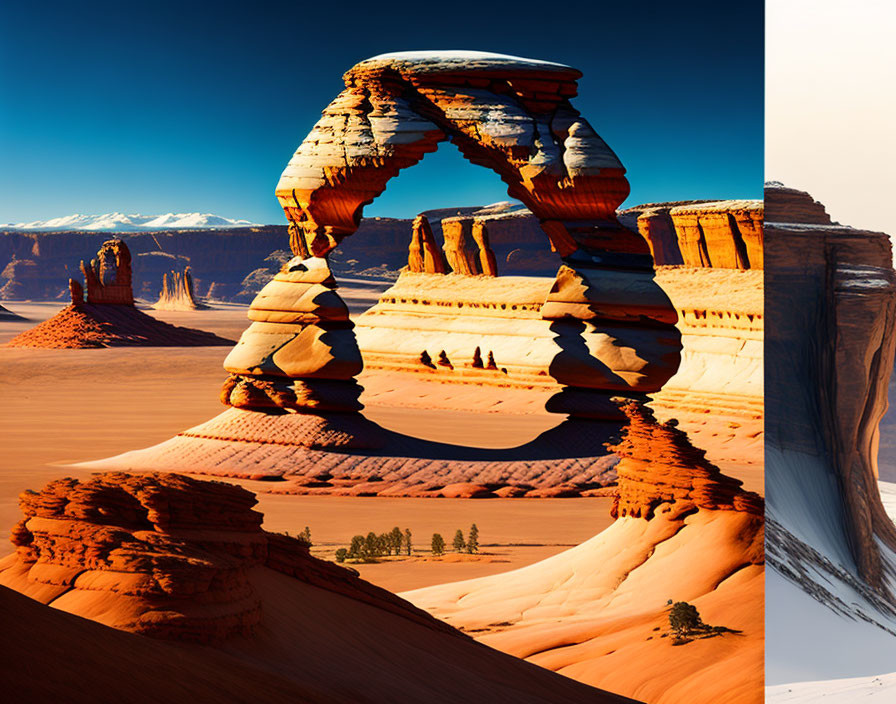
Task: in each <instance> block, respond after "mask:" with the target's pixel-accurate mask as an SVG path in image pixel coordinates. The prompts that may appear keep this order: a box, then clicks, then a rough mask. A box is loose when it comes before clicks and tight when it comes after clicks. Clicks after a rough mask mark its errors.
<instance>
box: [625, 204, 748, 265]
mask: <svg viewBox="0 0 896 704" xmlns="http://www.w3.org/2000/svg"><path fill="white" fill-rule="evenodd" d="M620 220H621V221H622V222H623V223H624V224H626V225H627V226H628V227H631V228H632V229H637V231H638V232H640V233H641V235H642V236H643V237H644V239H645V240H646V241H647V242H648V243H649V245H650V251H651V254H653V258H654V261H655V262H656V264H657V265H658V266H663V265H669V266H686V267H713V268H716V269H762V267H763V255H762V251H763V250H762V221H763V202H762V201H761V200H722V201H682V202H678V203H648V204H646V205H639V206H635V207H634V208H628V209H627V210H624V211H622V212H621V213H620Z"/></svg>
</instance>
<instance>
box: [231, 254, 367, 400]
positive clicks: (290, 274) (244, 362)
mask: <svg viewBox="0 0 896 704" xmlns="http://www.w3.org/2000/svg"><path fill="white" fill-rule="evenodd" d="M249 319H250V320H252V321H253V322H252V324H251V325H250V326H249V328H248V329H247V330H246V331H245V332H244V333H243V334H242V336H241V337H240V340H239V342H238V343H237V345H236V347H234V348H233V350H232V351H231V352H230V354H229V355H227V359H225V360H224V368H225V369H226V370H227V371H228V372H230V378H229V379H228V380H227V382H226V383H225V386H224V391H223V392H222V396H221V399H222V401H223V402H224V403H225V404H227V405H232V406H235V407H237V408H246V409H256V410H268V409H271V408H283V409H288V410H292V411H299V412H319V411H324V410H326V411H358V410H360V409H361V404H360V403H359V402H358V396H360V394H361V387H360V386H359V385H358V384H357V382H355V380H354V377H355V376H356V375H357V374H359V373H360V372H361V368H362V366H363V363H362V361H361V352H360V351H359V350H358V345H357V343H356V342H355V336H354V333H353V332H352V328H353V327H354V325H353V323H352V322H351V321H350V320H349V315H348V308H347V307H346V305H345V303H344V302H343V301H342V299H341V298H340V297H339V296H338V295H337V293H336V282H335V280H334V279H333V275H332V274H331V272H330V268H329V266H328V265H327V261H326V259H323V258H319V257H313V258H309V259H304V260H303V259H301V258H300V257H296V258H294V259H292V260H290V261H289V262H287V264H286V265H284V267H283V270H282V271H281V272H280V273H279V274H277V275H276V276H275V277H274V279H273V281H271V282H270V283H268V284H267V285H266V286H265V287H264V288H263V289H262V290H261V291H260V292H259V294H258V295H257V296H256V297H255V300H253V301H252V305H251V306H250V307H249Z"/></svg>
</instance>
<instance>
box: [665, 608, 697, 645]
mask: <svg viewBox="0 0 896 704" xmlns="http://www.w3.org/2000/svg"><path fill="white" fill-rule="evenodd" d="M669 625H670V626H671V627H672V630H673V631H675V635H677V636H678V637H681V636H686V635H688V634H689V633H691V632H693V631H695V630H697V629H698V628H700V627H701V626H702V625H703V621H702V620H701V618H700V613H699V612H698V611H697V607H696V606H694V605H693V604H689V603H687V602H686V601H677V602H675V603H674V604H672V608H671V609H669Z"/></svg>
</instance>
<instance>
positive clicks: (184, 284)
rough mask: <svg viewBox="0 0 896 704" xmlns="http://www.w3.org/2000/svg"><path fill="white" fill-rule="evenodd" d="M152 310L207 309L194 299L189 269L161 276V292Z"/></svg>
mask: <svg viewBox="0 0 896 704" xmlns="http://www.w3.org/2000/svg"><path fill="white" fill-rule="evenodd" d="M153 308H155V309H156V310H199V309H201V308H208V306H206V305H205V304H204V303H202V302H201V301H198V300H197V299H196V294H195V293H194V291H193V274H192V273H191V272H190V267H189V266H188V267H186V268H185V269H184V270H183V271H175V270H172V271H168V272H166V273H164V274H163V275H162V290H161V291H159V300H158V301H156V303H155V305H153Z"/></svg>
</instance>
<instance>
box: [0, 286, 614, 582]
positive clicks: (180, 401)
mask: <svg viewBox="0 0 896 704" xmlns="http://www.w3.org/2000/svg"><path fill="white" fill-rule="evenodd" d="M354 294H355V295H354V296H353V297H352V298H351V300H352V302H353V303H355V304H356V305H358V306H365V305H369V304H370V302H372V299H373V297H374V296H375V295H376V290H375V289H370V288H367V289H360V290H358V291H355V292H354ZM4 305H5V306H6V307H7V308H9V309H11V310H13V311H14V312H16V313H18V314H20V315H24V316H26V317H27V318H28V319H29V320H28V321H25V322H21V321H17V322H3V323H0V344H2V343H4V342H6V341H7V340H9V339H10V338H11V337H13V336H14V335H17V334H18V333H19V332H21V331H22V330H25V329H27V328H28V327H31V326H32V325H34V324H35V323H37V322H39V321H41V320H45V319H47V318H49V317H50V316H52V315H53V314H54V313H55V312H56V311H58V310H59V308H60V307H61V305H62V304H60V303H16V302H4ZM147 312H149V313H151V314H152V315H154V316H157V317H159V318H160V319H162V320H165V321H166V322H169V323H172V324H175V325H186V326H190V327H197V328H200V329H203V330H209V331H211V332H214V333H216V334H218V335H222V336H225V337H231V338H234V339H235V338H237V337H238V336H239V334H240V333H241V332H242V330H243V329H244V328H245V327H246V325H247V320H246V307H244V306H234V305H225V306H221V305H219V306H216V307H215V309H214V310H209V311H198V312H182V311H165V312H162V311H147ZM227 352H228V348H212V347H209V348H170V349H160V348H144V349H139V348H117V349H101V350H35V349H14V348H2V347H0V385H2V387H3V389H4V402H3V404H2V405H0V428H2V437H3V452H2V453H0V541H5V540H6V539H7V538H8V536H9V530H10V528H11V527H12V526H13V525H14V524H15V523H16V522H17V521H18V520H19V518H20V513H19V509H18V504H17V497H18V494H19V493H20V492H21V491H23V490H25V489H28V488H39V487H41V486H43V485H44V484H45V483H46V482H48V481H50V480H51V479H54V478H58V477H62V476H79V475H87V474H89V472H88V471H87V470H78V469H74V468H71V467H67V466H64V465H67V464H69V463H73V462H79V461H85V460H89V459H98V458H102V457H109V456H111V455H115V454H118V453H120V452H125V451H127V450H132V449H136V448H140V447H147V446H149V445H152V444H155V443H157V442H161V441H163V440H166V439H168V438H169V437H171V436H172V435H174V434H176V433H177V432H179V431H181V430H183V429H185V428H188V427H190V426H193V425H195V424H197V423H201V422H203V421H205V420H208V419H209V418H211V417H212V416H214V415H216V414H218V413H220V412H221V410H222V409H223V407H222V405H221V403H220V401H218V398H217V397H218V392H219V389H220V387H221V383H222V381H223V379H224V376H225V373H224V371H223V369H222V367H221V364H222V362H223V360H224V357H225V356H226V355H227ZM394 381H395V379H394V377H392V376H391V375H390V374H385V373H378V374H368V375H367V378H366V379H365V380H364V382H363V383H365V385H366V387H367V389H368V391H367V393H366V396H365V399H364V400H365V402H366V403H367V404H368V409H367V410H366V411H365V413H366V414H367V415H368V417H370V418H371V419H372V420H375V421H376V422H378V423H381V424H382V425H384V426H385V427H387V428H390V429H393V430H398V431H402V432H408V433H412V434H415V435H418V436H419V437H423V438H426V439H431V440H437V441H449V442H464V443H466V444H470V445H478V446H481V447H512V446H514V445H519V444H522V443H524V442H526V441H528V440H531V439H532V438H534V437H536V436H537V435H538V434H539V433H541V432H543V431H544V430H547V429H548V428H550V427H552V426H553V425H556V423H557V422H558V421H559V418H558V417H557V416H551V415H549V414H547V413H545V412H544V411H543V410H542V409H541V408H539V407H537V406H536V405H535V404H533V403H531V402H529V401H527V400H526V399H523V398H522V397H521V396H519V392H510V391H508V392H507V393H508V394H509V395H508V396H506V397H504V396H501V393H500V392H495V393H491V394H489V395H488V396H487V397H486V398H482V397H481V395H480V403H479V407H478V409H477V410H476V411H457V410H448V409H441V410H421V409H420V408H413V407H410V408H408V407H404V408H399V407H396V406H390V405H388V404H389V403H390V400H391V401H393V402H398V401H401V398H400V397H398V396H397V395H396V394H395V393H394V392H393V391H392V389H394V386H395V385H394ZM421 383H424V382H421ZM429 386H430V387H431V386H432V385H431V384H430V385H429ZM439 386H442V385H439ZM415 388H416V387H415V386H414V385H413V384H412V385H411V387H410V390H409V393H414V389H415ZM444 390H445V394H446V396H445V401H446V405H454V404H455V403H456V402H457V400H458V399H457V398H455V397H454V396H452V394H455V395H456V394H458V393H461V395H462V396H463V397H464V405H466V406H467V407H474V405H473V404H472V402H471V401H470V399H469V393H468V392H467V391H462V392H458V391H457V390H455V389H453V388H452V387H446V388H445V389H444ZM427 391H429V389H428V388H427V387H423V388H421V389H420V390H419V393H420V394H422V393H425V392H427ZM474 395H475V394H474ZM540 403H543V401H541V402H540ZM508 406H512V407H513V409H514V413H507V412H506V410H505V409H506V408H507V407H508ZM499 410H504V411H505V412H503V413H497V412H488V411H499ZM483 411H485V412H483ZM244 484H246V485H247V486H248V487H249V488H251V489H253V490H256V491H260V492H263V490H264V489H265V488H266V487H265V486H264V485H263V484H261V483H252V482H245V483H244ZM259 499H260V505H259V509H260V510H261V511H262V512H264V514H265V517H266V518H265V526H266V527H267V528H268V529H269V530H276V531H289V532H291V533H297V532H299V531H300V530H302V528H304V527H305V526H306V525H307V526H309V527H310V528H311V531H312V536H313V540H314V542H315V543H316V545H317V547H316V548H315V550H316V552H319V554H320V555H321V556H329V555H332V552H333V551H334V550H335V549H336V548H337V547H341V546H343V545H345V544H347V543H348V542H349V541H350V540H351V537H352V536H353V535H355V534H356V533H364V534H366V533H367V532H368V531H370V530H373V531H375V532H385V531H387V530H389V529H391V528H392V527H393V526H394V525H398V526H399V527H401V528H402V529H404V528H410V529H411V531H412V533H413V536H414V543H415V545H416V547H417V548H419V549H420V550H421V551H422V550H424V549H425V548H426V547H428V545H429V542H430V540H431V537H432V534H433V532H440V533H441V534H442V535H443V536H444V538H445V540H446V541H447V542H448V543H450V541H451V539H452V537H453V535H454V531H455V530H457V529H458V528H461V529H462V530H464V531H465V532H466V531H467V530H468V529H469V527H470V524H471V523H473V522H475V523H476V524H477V526H478V527H479V529H480V532H481V542H482V543H483V552H484V553H487V554H484V555H483V556H482V557H481V558H480V559H478V560H476V561H463V562H456V561H453V560H454V559H453V558H446V559H445V560H442V561H432V562H422V561H385V562H382V563H378V564H370V565H359V566H357V567H358V569H359V570H360V571H361V573H362V575H363V576H364V577H365V578H366V579H369V580H370V581H372V582H374V583H377V584H380V585H381V586H384V587H386V588H388V589H391V590H395V591H399V590H407V589H415V588H419V587H424V586H429V585H432V584H439V583H443V582H448V581H454V580H458V579H468V578H472V577H479V576H485V575H489V574H495V573H497V572H503V571H507V570H510V569H515V568H517V567H521V566H524V565H527V564H531V563H533V562H537V561H539V560H541V559H544V558H545V557H548V556H550V555H553V554H555V553H558V552H561V551H562V550H564V549H566V548H568V547H570V546H573V545H576V544H578V543H580V542H582V541H584V540H586V539H588V538H590V537H591V536H593V535H594V534H595V533H597V532H599V531H600V530H602V529H603V528H604V527H606V526H607V525H609V524H610V517H609V514H608V506H609V500H607V499H547V500H539V499H525V500H523V499H518V500H513V499H510V500H501V499H491V500H479V501H469V500H467V501H464V500H450V499H384V498H359V499H355V498H343V497H309V496H276V495H270V494H264V493H260V494H259ZM6 552H7V551H6V550H5V549H4V548H3V547H2V543H0V554H3V553H6ZM421 554H422V553H421Z"/></svg>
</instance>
